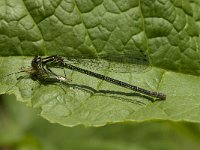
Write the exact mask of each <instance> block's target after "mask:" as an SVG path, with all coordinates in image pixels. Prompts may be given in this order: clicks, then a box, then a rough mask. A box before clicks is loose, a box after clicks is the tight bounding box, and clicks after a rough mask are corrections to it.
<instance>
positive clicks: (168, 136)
mask: <svg viewBox="0 0 200 150" xmlns="http://www.w3.org/2000/svg"><path fill="white" fill-rule="evenodd" d="M38 112H39V110H32V109H29V108H28V107H26V106H24V104H22V103H20V102H17V101H16V100H15V97H14V96H13V95H10V96H8V95H1V96H0V150H66V149H69V150H94V149H95V150H151V149H152V150H157V149H159V150H160V149H162V150H163V149H164V150H188V149H191V150H196V149H199V147H200V125H199V124H192V123H184V122H179V123H175V122H169V121H152V122H144V123H135V124H133V123H126V124H113V125H107V126H104V127H96V128H94V127H93V128H85V127H83V126H78V127H73V128H69V127H64V126H61V125H58V124H54V123H50V122H48V121H46V120H44V119H42V118H41V117H40V116H39V115H38Z"/></svg>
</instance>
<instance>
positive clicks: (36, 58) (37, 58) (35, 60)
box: [33, 56, 41, 63]
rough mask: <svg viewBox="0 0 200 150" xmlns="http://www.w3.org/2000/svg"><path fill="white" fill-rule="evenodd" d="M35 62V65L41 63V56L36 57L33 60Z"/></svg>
mask: <svg viewBox="0 0 200 150" xmlns="http://www.w3.org/2000/svg"><path fill="white" fill-rule="evenodd" d="M33 61H34V62H35V63H38V62H40V61H41V57H40V56H36V57H35V58H34V59H33Z"/></svg>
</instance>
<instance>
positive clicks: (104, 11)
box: [0, 0, 200, 126]
mask: <svg viewBox="0 0 200 150" xmlns="http://www.w3.org/2000/svg"><path fill="white" fill-rule="evenodd" d="M0 6H1V9H0V18H1V20H0V49H1V50H0V54H1V55H2V56H11V55H13V57H1V58H0V76H1V79H0V86H1V87H0V93H2V94H3V93H8V94H9V93H14V94H15V95H16V97H17V100H19V101H23V102H26V104H27V105H29V106H31V107H34V108H40V109H41V115H42V116H43V117H44V118H46V119H48V120H49V121H51V122H57V123H60V124H62V125H65V126H75V125H78V124H83V125H86V126H102V125H105V124H108V123H115V122H126V121H145V120H152V119H163V120H173V121H183V120H184V121H190V122H199V120H200V117H199V109H198V106H199V102H198V101H199V94H198V93H199V91H198V89H199V82H200V81H199V77H198V75H199V70H200V61H199V60H200V53H199V50H198V49H199V47H200V45H199V43H200V41H199V33H200V32H199V31H200V28H199V23H198V20H199V18H200V15H199V13H198V10H199V8H200V4H199V2H198V0H193V1H190V0H184V1H168V0H163V1H158V0H150V1H146V0H118V1H116V0H113V1H105V0H93V1H89V0H88V1H83V0H69V1H67V2H66V1H61V0H56V1H53V2H52V1H45V2H43V1H40V0H38V1H31V0H27V1H25V2H22V1H20V0H16V1H6V2H4V1H0ZM140 51H141V52H142V54H143V53H144V54H146V55H147V57H148V58H149V61H150V63H151V66H152V67H151V69H150V70H148V71H147V72H142V73H134V72H133V73H123V74H122V73H110V72H108V70H106V71H105V70H104V71H103V70H99V71H98V72H99V73H101V74H104V75H108V76H110V77H113V78H116V79H119V80H121V81H124V82H127V83H130V84H133V85H136V86H139V87H142V88H145V89H147V90H152V91H161V92H163V93H164V94H166V95H167V99H166V100H165V101H156V102H154V103H152V102H151V101H149V100H148V99H147V98H146V97H142V96H140V95H137V94H135V93H134V92H132V91H130V90H127V89H124V88H121V87H118V86H116V85H111V84H109V83H106V82H103V81H100V80H97V79H95V78H92V77H89V76H87V75H83V74H80V73H77V72H73V71H69V70H67V78H71V79H72V82H71V83H69V85H68V84H61V83H55V84H41V83H39V82H38V81H34V80H32V79H31V78H30V76H29V75H28V74H27V73H20V74H13V75H10V76H6V75H8V74H10V73H15V72H18V71H20V68H21V67H23V66H24V67H27V66H30V64H31V59H32V58H33V57H27V56H28V55H31V56H33V55H52V54H54V55H55V54H58V55H62V56H82V55H90V56H94V55H95V56H99V55H107V56H108V57H111V56H113V55H115V56H118V55H121V54H126V55H128V56H129V55H130V56H133V55H136V57H138V56H140V55H141V53H140ZM17 56H24V57H17ZM138 67H139V66H138ZM55 72H56V73H59V74H62V75H63V72H62V69H56V71H55ZM21 76H22V77H21ZM24 76H26V77H24ZM19 77H20V79H18V78H19ZM17 79H18V80H17Z"/></svg>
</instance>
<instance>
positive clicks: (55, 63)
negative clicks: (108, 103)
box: [42, 56, 166, 100]
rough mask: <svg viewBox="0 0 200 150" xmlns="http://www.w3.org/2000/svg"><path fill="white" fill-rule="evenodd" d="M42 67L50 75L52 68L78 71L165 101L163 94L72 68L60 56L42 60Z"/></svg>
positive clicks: (72, 66) (75, 67)
mask: <svg viewBox="0 0 200 150" xmlns="http://www.w3.org/2000/svg"><path fill="white" fill-rule="evenodd" d="M42 66H43V67H46V69H45V70H48V71H49V72H52V73H53V71H52V70H51V69H50V68H53V67H61V68H67V69H70V70H74V71H78V72H80V73H83V74H86V75H89V76H93V77H95V78H98V79H101V80H104V81H107V82H110V83H112V84H115V85H118V86H121V87H124V88H127V89H131V90H133V91H136V92H139V93H142V94H145V95H148V96H151V97H156V98H159V99H161V100H165V99H166V95H165V94H163V93H159V92H155V91H149V90H145V89H143V88H140V87H137V86H134V85H131V84H128V83H125V82H123V81H120V80H117V79H113V78H111V77H108V76H104V75H102V74H98V73H95V72H92V71H90V70H86V69H83V68H80V67H77V66H74V65H72V64H69V63H66V62H64V59H63V58H62V57H60V56H49V57H45V58H42ZM53 74H54V73H53Z"/></svg>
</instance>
